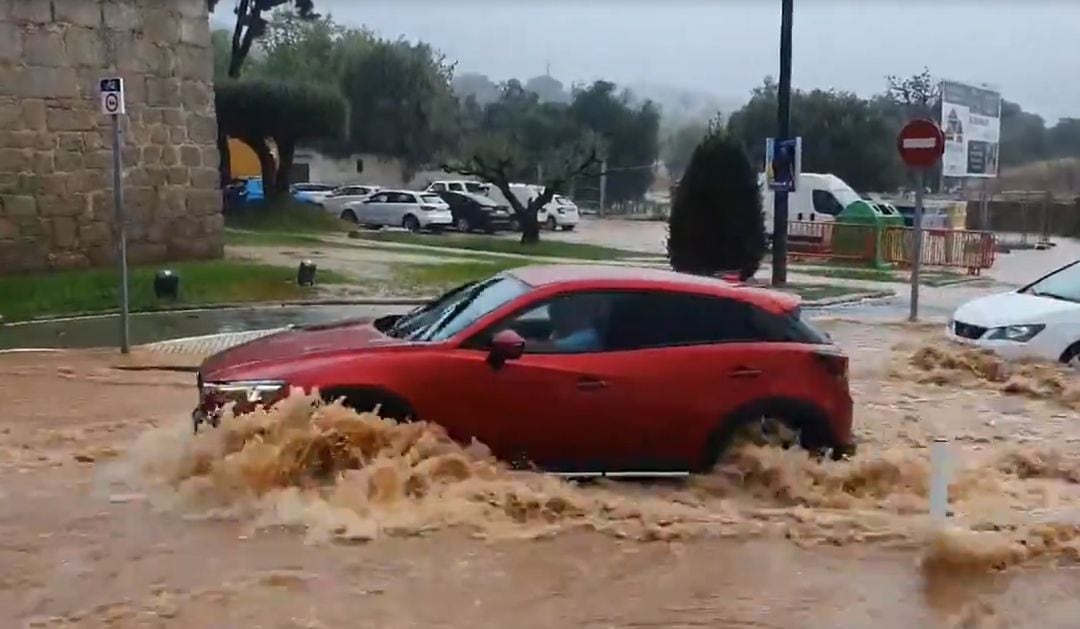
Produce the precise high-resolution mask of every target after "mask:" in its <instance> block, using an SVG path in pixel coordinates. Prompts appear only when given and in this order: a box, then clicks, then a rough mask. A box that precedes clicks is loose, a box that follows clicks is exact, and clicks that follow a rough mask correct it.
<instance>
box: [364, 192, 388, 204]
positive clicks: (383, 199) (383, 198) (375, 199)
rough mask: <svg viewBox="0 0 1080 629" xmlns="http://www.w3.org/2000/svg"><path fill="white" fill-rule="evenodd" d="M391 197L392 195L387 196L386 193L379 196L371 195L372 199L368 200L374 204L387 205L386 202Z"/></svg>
mask: <svg viewBox="0 0 1080 629" xmlns="http://www.w3.org/2000/svg"><path fill="white" fill-rule="evenodd" d="M389 196H390V195H388V194H386V193H385V192H380V193H378V194H373V195H371V196H370V197H368V199H369V200H370V201H371V202H372V203H386V200H387V199H388V198H389Z"/></svg>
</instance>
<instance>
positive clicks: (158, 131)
mask: <svg viewBox="0 0 1080 629" xmlns="http://www.w3.org/2000/svg"><path fill="white" fill-rule="evenodd" d="M150 142H151V143H153V144H158V145H161V144H168V143H169V127H167V126H165V125H163V124H160V123H158V124H155V125H154V126H152V127H150Z"/></svg>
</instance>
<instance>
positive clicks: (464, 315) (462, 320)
mask: <svg viewBox="0 0 1080 629" xmlns="http://www.w3.org/2000/svg"><path fill="white" fill-rule="evenodd" d="M527 292H529V286H528V285H527V284H525V283H524V282H522V281H521V280H518V279H516V278H513V277H508V276H503V275H500V276H495V277H493V278H490V279H487V280H484V281H482V282H475V283H470V284H463V285H461V286H459V287H457V288H455V289H453V290H451V291H450V292H448V293H446V294H445V295H443V296H442V297H439V298H438V299H436V300H435V301H433V302H431V303H430V304H428V305H426V306H424V307H423V308H421V309H419V310H416V311H414V312H412V313H410V314H408V315H405V316H404V317H402V318H401V319H400V320H398V322H397V323H395V324H394V327H392V328H390V330H388V331H387V335H389V336H394V337H398V338H404V339H408V340H410V341H445V340H446V339H448V338H450V337H452V336H454V335H455V334H457V333H458V332H460V331H462V330H464V329H465V328H467V327H469V326H470V325H472V324H473V323H475V322H476V321H479V320H480V319H481V318H482V317H484V316H485V315H487V314H489V313H491V312H493V311H494V310H496V309H497V308H499V307H501V306H503V305H505V304H507V303H509V302H511V301H512V300H514V299H516V298H517V297H520V296H521V295H524V294H525V293H527Z"/></svg>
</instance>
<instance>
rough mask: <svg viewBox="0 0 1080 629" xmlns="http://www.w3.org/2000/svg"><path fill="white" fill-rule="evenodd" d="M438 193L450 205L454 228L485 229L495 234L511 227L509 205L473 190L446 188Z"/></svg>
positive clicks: (460, 229)
mask: <svg viewBox="0 0 1080 629" xmlns="http://www.w3.org/2000/svg"><path fill="white" fill-rule="evenodd" d="M438 194H439V196H440V197H442V200H443V201H446V203H447V205H449V206H450V212H451V213H452V214H453V215H454V228H455V229H457V230H458V231H459V232H462V233H468V232H471V231H474V230H483V231H485V232H487V233H489V234H493V233H495V232H496V231H498V230H500V229H510V224H511V221H510V219H511V218H512V216H511V212H510V208H509V207H508V206H505V205H500V204H498V203H496V202H495V201H494V200H493V199H490V198H488V197H486V196H484V195H482V194H473V193H471V192H451V191H449V190H445V191H443V192H440V193H438Z"/></svg>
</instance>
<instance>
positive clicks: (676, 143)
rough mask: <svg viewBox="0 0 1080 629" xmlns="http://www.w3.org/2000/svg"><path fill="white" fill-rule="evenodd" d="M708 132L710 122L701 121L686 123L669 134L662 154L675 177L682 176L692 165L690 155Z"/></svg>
mask: <svg viewBox="0 0 1080 629" xmlns="http://www.w3.org/2000/svg"><path fill="white" fill-rule="evenodd" d="M708 133H709V123H707V122H704V121H699V122H688V123H685V124H683V125H681V126H679V127H678V128H677V129H675V131H674V132H672V133H671V135H669V136H668V138H667V140H666V141H665V142H664V147H663V150H662V151H661V155H662V157H663V159H664V164H665V165H666V166H667V169H668V173H670V174H671V177H672V178H673V179H676V180H677V179H678V178H679V177H682V174H683V172H685V171H686V167H687V166H689V165H690V157H691V156H693V154H694V149H696V148H697V146H698V145H699V144H701V141H702V140H704V139H705V136H706V134H708Z"/></svg>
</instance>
